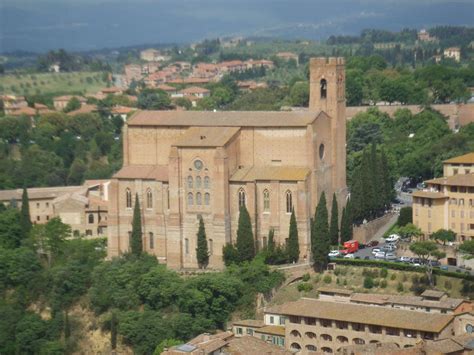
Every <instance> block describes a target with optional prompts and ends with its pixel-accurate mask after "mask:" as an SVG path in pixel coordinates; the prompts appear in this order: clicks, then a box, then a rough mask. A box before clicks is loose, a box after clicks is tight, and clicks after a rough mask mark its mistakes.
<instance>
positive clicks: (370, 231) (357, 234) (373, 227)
mask: <svg viewBox="0 0 474 355" xmlns="http://www.w3.org/2000/svg"><path fill="white" fill-rule="evenodd" d="M392 216H393V213H387V214H386V215H385V216H383V217H380V218H377V219H374V220H373V221H370V222H368V223H366V224H361V225H360V226H357V227H354V233H353V239H355V240H357V241H358V242H359V243H364V244H365V243H367V242H368V241H369V240H371V239H372V238H373V236H374V235H375V234H376V233H377V232H378V231H379V229H380V228H382V227H383V226H384V225H385V224H386V223H387V222H388V221H389V220H390V218H392Z"/></svg>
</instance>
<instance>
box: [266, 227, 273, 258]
mask: <svg viewBox="0 0 474 355" xmlns="http://www.w3.org/2000/svg"><path fill="white" fill-rule="evenodd" d="M267 250H268V251H269V252H274V251H275V231H274V230H273V228H270V231H269V232H268V244H267Z"/></svg>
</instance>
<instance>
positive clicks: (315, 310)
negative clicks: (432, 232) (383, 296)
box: [265, 298, 453, 333]
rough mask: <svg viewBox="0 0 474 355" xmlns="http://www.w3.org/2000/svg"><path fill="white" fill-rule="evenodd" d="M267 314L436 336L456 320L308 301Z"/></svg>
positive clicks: (449, 316)
mask: <svg viewBox="0 0 474 355" xmlns="http://www.w3.org/2000/svg"><path fill="white" fill-rule="evenodd" d="M265 312H266V313H275V314H283V315H288V316H290V315H293V316H301V317H314V318H320V319H329V320H336V321H342V322H353V323H362V324H368V325H378V326H383V327H392V328H398V329H411V330H419V331H425V332H434V333H438V332H440V331H441V330H443V329H444V328H445V327H446V326H447V325H448V324H449V323H450V322H451V321H452V320H453V316H452V315H445V314H434V313H423V316H420V313H419V312H413V311H406V310H401V309H393V308H385V309H383V311H381V310H380V308H377V307H373V306H365V305H356V304H351V303H344V302H331V301H320V300H316V299H309V298H302V299H300V300H298V301H295V302H289V303H286V304H284V305H280V306H275V307H271V308H269V309H267V310H266V311H265Z"/></svg>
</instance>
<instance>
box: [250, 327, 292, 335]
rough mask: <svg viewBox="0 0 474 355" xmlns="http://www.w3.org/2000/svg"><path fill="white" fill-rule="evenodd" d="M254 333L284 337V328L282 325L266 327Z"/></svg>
mask: <svg viewBox="0 0 474 355" xmlns="http://www.w3.org/2000/svg"><path fill="white" fill-rule="evenodd" d="M255 333H262V334H272V335H280V336H285V327H284V326H282V325H267V326H265V327H261V328H258V329H255Z"/></svg>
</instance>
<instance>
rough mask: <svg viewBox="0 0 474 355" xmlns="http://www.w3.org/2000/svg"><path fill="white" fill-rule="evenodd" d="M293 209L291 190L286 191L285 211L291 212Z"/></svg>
mask: <svg viewBox="0 0 474 355" xmlns="http://www.w3.org/2000/svg"><path fill="white" fill-rule="evenodd" d="M292 211H293V196H292V195H291V191H287V192H286V213H291V212H292Z"/></svg>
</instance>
